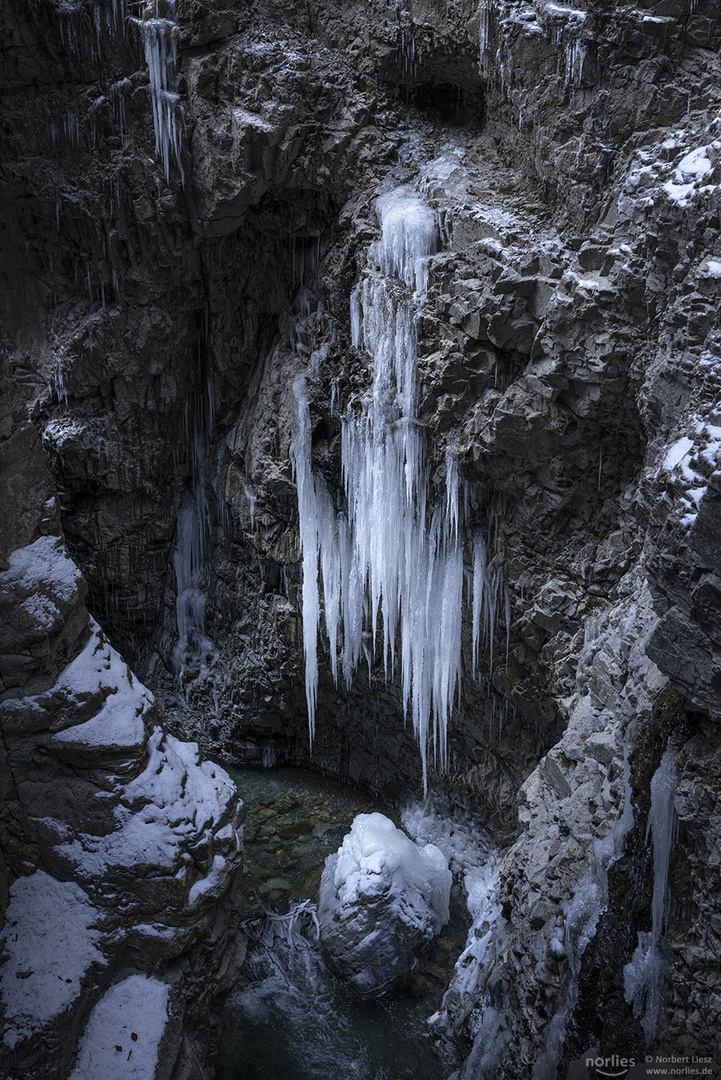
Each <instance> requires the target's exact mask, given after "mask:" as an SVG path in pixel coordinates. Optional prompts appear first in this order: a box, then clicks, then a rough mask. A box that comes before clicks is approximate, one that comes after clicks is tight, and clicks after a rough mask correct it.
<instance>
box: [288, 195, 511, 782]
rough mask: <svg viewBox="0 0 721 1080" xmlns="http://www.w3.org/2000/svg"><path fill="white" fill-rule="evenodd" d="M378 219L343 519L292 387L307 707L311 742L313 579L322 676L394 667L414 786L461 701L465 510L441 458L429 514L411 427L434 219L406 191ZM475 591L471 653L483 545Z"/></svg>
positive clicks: (348, 428) (484, 577)
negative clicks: (374, 658) (316, 468)
mask: <svg viewBox="0 0 721 1080" xmlns="http://www.w3.org/2000/svg"><path fill="white" fill-rule="evenodd" d="M376 212H377V214H378V218H379V221H380V225H381V237H380V239H379V240H378V241H376V242H375V243H373V244H372V245H371V247H370V250H369V253H368V269H367V270H366V272H365V274H364V276H363V279H362V281H361V282H360V283H359V284H358V285H357V286H356V287H355V289H354V290H353V293H352V296H351V329H352V335H353V344H354V346H355V347H356V348H358V349H361V350H363V351H365V352H366V354H367V355H368V356H369V358H370V359H371V361H372V384H371V387H370V389H369V390H368V392H367V393H366V395H365V396H364V398H363V399H362V401H361V403H360V406H361V407H360V409H355V410H354V409H353V407H352V406H349V407H348V409H347V411H346V413H345V416H344V417H343V421H342V432H341V460H342V480H343V486H344V489H345V495H346V499H347V507H348V508H347V512H346V513H340V514H336V511H335V507H334V505H333V500H332V498H331V495H330V492H329V490H328V487H327V484H326V482H325V480H324V478H323V477H322V476H321V475H320V474H317V473H314V472H313V470H312V467H311V426H310V414H309V409H308V394H307V385H306V378H305V376H304V375H301V376H299V377H298V378H297V379H296V381H295V385H294V393H295V418H294V426H293V440H292V445H291V457H292V460H293V465H294V470H295V476H296V483H297V488H298V508H299V516H300V536H301V544H302V551H303V635H304V648H305V658H306V700H307V704H308V718H309V726H310V736H311V741H312V739H313V734H314V724H315V708H316V698H317V690H318V658H317V647H318V646H317V637H318V625H319V620H320V611H321V599H320V589H319V577H320V580H321V581H322V590H323V603H324V610H325V628H326V632H327V635H328V640H329V643H330V653H331V667H332V673H333V678H334V679H335V680H336V682H337V679H338V669H339V665H340V669H341V671H342V674H343V677H344V679H345V680H346V682H347V683H350V681H351V678H352V676H353V672H354V670H355V669H356V667H357V665H358V662H359V661H360V659H361V658H362V657H363V656H365V658H366V659H367V661H368V664H369V666H370V662H371V654H372V653H373V651H374V650H375V648H376V646H377V643H378V642H379V640H380V641H382V650H383V660H384V665H385V673H386V678H390V677H392V676H393V675H394V673H395V671H396V669H397V668H398V667H400V681H401V686H402V692H403V704H404V710H405V713H406V715H408V714H409V713H410V715H411V717H412V720H413V728H414V731H415V734H416V736H417V738H418V741H419V743H420V749H421V758H422V764H423V779H424V786H425V785H426V783H427V756H428V749H429V746H432V752H433V756H434V760H439V761H441V762H443V761H445V758H446V730H447V724H448V719H449V716H450V714H451V711H452V709H453V706H454V703H455V702H457V700H458V698H459V695H460V681H461V616H462V606H463V585H464V565H463V563H464V560H463V547H462V539H461V533H460V526H461V524H462V521H461V516H462V509H463V500H459V476H458V465H457V462H456V461H455V460H454V458H453V456H452V454H450V453H448V454H447V456H446V465H445V477H444V486H445V498H444V499H442V500H441V501H440V503H439V505H437V506H435V507H431V506H430V505H428V497H429V485H430V475H429V466H428V463H427V461H426V454H425V436H424V432H423V430H422V428H421V426H420V424H419V422H418V419H417V411H418V385H417V372H416V368H417V355H418V341H417V325H418V320H419V315H420V312H421V309H422V305H423V301H424V297H425V292H426V288H427V282H428V260H429V256H430V255H431V254H432V253H433V252H434V251H435V250H436V248H437V245H438V226H437V222H436V216H435V214H434V212H433V211H432V210H431V209H430V207H428V206H426V205H425V204H424V203H423V202H422V201H421V200H420V199H419V198H418V197H417V196H416V195H415V194H414V193H413V192H412V191H410V189H409V188H407V187H402V188H399V189H397V190H395V191H393V192H391V193H389V194H387V195H383V196H382V197H381V198H379V199H378V200H377V202H376ZM319 567H320V573H319ZM473 583H474V585H473V589H474V601H473V613H474V623H475V624H476V625H475V626H474V655H476V654H477V651H478V643H479V640H480V637H481V634H483V636H484V638H485V637H486V636H487V635H488V634H489V633H490V634H492V633H493V625H494V622H495V609H496V598H497V595H498V593H499V591H500V588H501V583H500V576H499V575H498V574H496V575H495V576H493V575H490V576H489V573H488V570H487V563H486V550H485V546H482V547H480V546H479V547H477V550H476V553H475V558H474V572H473ZM484 585H485V592H484V591H483V589H484ZM398 651H399V652H400V656H398V655H397V652H398ZM399 661H400V663H399Z"/></svg>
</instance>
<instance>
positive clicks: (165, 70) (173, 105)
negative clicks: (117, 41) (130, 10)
mask: <svg viewBox="0 0 721 1080" xmlns="http://www.w3.org/2000/svg"><path fill="white" fill-rule="evenodd" d="M166 10H167V12H168V16H169V17H167V18H161V17H158V16H156V17H153V18H150V19H144V20H141V19H137V20H135V22H136V23H137V25H138V26H139V28H140V33H141V35H142V38H143V47H144V49H145V61H146V63H147V65H148V73H149V76H150V100H151V103H152V106H153V126H154V128H155V152H156V153H157V154H158V156H159V157H160V160H161V162H162V164H163V171H164V173H165V181H166V183H168V182H169V180H170V161H171V156H172V157H173V158H174V159H175V162H176V164H177V166H178V169H179V171H180V179H181V181H184V180H185V174H184V171H183V163H182V159H181V144H182V133H183V113H182V109H181V106H180V96H179V94H178V71H177V58H176V45H175V35H176V33H177V27H176V25H175V22H174V21H173V15H174V13H175V4H174V3H173V2H171V0H169V2H168V3H167V4H166Z"/></svg>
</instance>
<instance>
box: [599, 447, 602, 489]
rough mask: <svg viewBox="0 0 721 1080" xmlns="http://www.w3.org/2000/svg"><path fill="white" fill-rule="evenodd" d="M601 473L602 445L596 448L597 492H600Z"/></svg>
mask: <svg viewBox="0 0 721 1080" xmlns="http://www.w3.org/2000/svg"><path fill="white" fill-rule="evenodd" d="M602 472H603V443H600V444H599V447H598V490H599V491H600V490H601V474H602Z"/></svg>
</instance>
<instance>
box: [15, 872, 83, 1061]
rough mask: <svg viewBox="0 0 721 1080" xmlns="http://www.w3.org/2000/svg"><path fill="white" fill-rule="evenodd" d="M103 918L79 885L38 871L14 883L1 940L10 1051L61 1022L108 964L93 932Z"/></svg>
mask: <svg viewBox="0 0 721 1080" xmlns="http://www.w3.org/2000/svg"><path fill="white" fill-rule="evenodd" d="M100 917H101V916H100V912H99V911H98V910H97V908H95V907H93V905H92V904H91V903H90V898H89V897H88V895H87V893H86V892H84V890H83V889H81V888H80V886H79V885H76V884H75V882H72V881H56V880H55V878H53V877H50V875H49V874H46V873H45V872H44V871H42V870H36V871H35V873H34V874H31V875H30V876H29V877H20V878H18V879H17V880H16V881H14V882H13V883H12V885H11V886H10V904H9V905H8V909H7V913H6V919H5V927H4V930H3V937H2V938H0V941H1V942H2V947H3V951H4V954H5V961H4V963H3V966H2V972H1V974H0V996H2V1000H3V1005H4V1009H5V1020H6V1026H5V1030H4V1032H3V1042H4V1043H5V1045H6V1046H8V1047H10V1049H12V1048H13V1047H15V1046H16V1045H17V1044H18V1043H19V1042H21V1041H22V1040H23V1039H26V1038H28V1037H29V1036H31V1035H33V1034H35V1033H36V1032H38V1031H40V1030H41V1029H42V1028H43V1027H45V1026H46V1025H47V1024H49V1023H50V1022H51V1021H52V1020H54V1019H55V1018H56V1017H58V1016H61V1015H62V1014H63V1013H64V1012H65V1011H66V1010H67V1009H68V1008H69V1007H70V1005H71V1004H72V1003H73V1001H74V1000H75V999H76V998H77V996H78V994H79V993H80V989H81V983H82V980H83V977H84V976H85V973H86V972H87V971H88V969H89V968H90V966H91V965H92V964H94V963H100V964H102V963H104V962H105V961H104V957H103V955H102V953H100V952H99V951H98V949H97V948H96V943H97V942H98V939H99V938H100V933H99V931H97V930H95V929H94V926H95V924H96V923H97V921H98V920H99V919H100ZM98 1075H99V1074H98Z"/></svg>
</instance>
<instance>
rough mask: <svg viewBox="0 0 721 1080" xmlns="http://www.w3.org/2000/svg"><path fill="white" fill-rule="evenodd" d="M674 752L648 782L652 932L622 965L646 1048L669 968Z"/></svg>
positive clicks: (641, 936) (643, 935)
mask: <svg viewBox="0 0 721 1080" xmlns="http://www.w3.org/2000/svg"><path fill="white" fill-rule="evenodd" d="M676 778H677V771H676V754H675V752H674V751H673V750H671V749H669V750H666V752H665V753H664V755H663V757H662V758H661V764H660V765H659V767H658V769H657V770H656V772H655V773H654V774H653V778H652V780H651V808H650V810H649V814H648V824H647V826H646V843H648V841H649V837H650V839H651V842H652V844H653V897H652V900H651V930H650V931H641V932H639V935H638V944H637V946H636V949H635V951H634V954H633V956H632V958H631V960H630V962H629V963H628V964H626V966H625V967H624V969H623V981H624V990H625V996H626V1001H627V1002H628V1003H629V1005H631V1004H632V1005H633V1014H634V1016H636V1017H639V1016H641V1013H642V1012H643V1016H642V1018H641V1027H642V1028H643V1031H644V1035H645V1037H646V1046H647V1047H651V1046H652V1045H653V1042H654V1039H655V1037H656V1030H657V1028H658V1020H659V1014H660V1012H661V1001H662V997H663V984H664V981H665V979H666V975H667V971H668V961H667V959H666V956H665V954H664V949H663V938H664V935H665V934H666V932H667V930H668V917H669V910H670V905H671V895H670V892H669V889H668V868H669V863H670V860H671V850H672V848H673V843H674V839H675V831H676V812H675V810H674V805H673V800H674V795H675V793H676Z"/></svg>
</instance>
